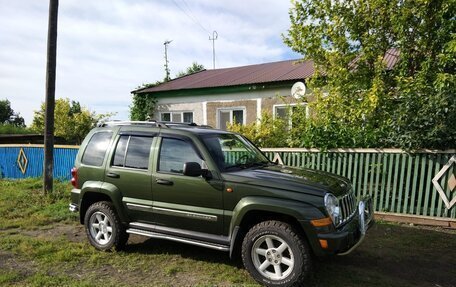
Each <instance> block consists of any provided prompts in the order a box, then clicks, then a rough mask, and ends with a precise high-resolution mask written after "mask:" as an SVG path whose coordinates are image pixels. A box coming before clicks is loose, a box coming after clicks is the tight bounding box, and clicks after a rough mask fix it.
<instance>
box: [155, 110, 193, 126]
mask: <svg viewBox="0 0 456 287" xmlns="http://www.w3.org/2000/svg"><path fill="white" fill-rule="evenodd" d="M184 113H192V120H193V121H194V117H195V112H193V111H166V112H160V113H159V114H160V121H163V120H162V115H163V114H170V116H169V119H170V122H174V120H173V114H180V116H181V121H180V123H184Z"/></svg>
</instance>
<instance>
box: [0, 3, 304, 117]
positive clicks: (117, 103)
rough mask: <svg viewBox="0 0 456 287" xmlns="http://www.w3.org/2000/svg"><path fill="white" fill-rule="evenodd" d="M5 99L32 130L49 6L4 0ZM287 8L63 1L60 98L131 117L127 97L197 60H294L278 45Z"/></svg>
mask: <svg viewBox="0 0 456 287" xmlns="http://www.w3.org/2000/svg"><path fill="white" fill-rule="evenodd" d="M0 7H2V9H1V10H0V47H1V49H0V99H5V98H8V99H9V100H10V101H11V103H12V108H13V109H14V110H15V111H16V112H20V113H21V115H22V116H24V118H25V120H26V123H27V124H28V125H29V124H31V122H32V119H33V110H38V109H39V107H40V104H41V102H43V101H44V93H45V67H46V37H47V21H48V1H33V0H23V1H9V0H0ZM289 7H290V4H289V2H284V1H274V0H269V1H238V0H233V1H229V2H228V1H210V0H196V1H189V0H172V1H158V0H157V1H146V0H129V1H127V0H117V1H107V0H97V1H88V0H80V1H76V0H66V1H60V6H59V24H58V40H57V41H58V48H57V49H58V50H57V57H58V58H57V83H56V97H57V98H70V99H71V100H76V101H79V102H80V103H81V104H82V105H83V106H86V107H88V108H89V109H90V110H92V111H96V112H97V113H106V112H117V113H118V115H117V118H123V119H126V118H128V110H129V108H128V106H129V105H130V103H131V95H130V91H131V90H133V89H134V88H136V87H137V86H138V85H140V84H142V83H149V82H155V81H157V80H161V79H163V78H164V67H163V65H164V58H163V57H164V55H163V52H164V47H163V42H164V41H165V40H173V41H172V43H171V44H170V45H169V54H168V55H169V63H170V69H171V75H175V74H177V73H178V72H179V71H182V70H185V69H186V68H187V67H188V66H190V65H191V64H192V62H194V61H196V62H198V63H200V64H203V65H204V66H205V67H206V68H212V41H209V36H210V35H212V31H214V30H216V31H217V32H218V35H219V37H218V39H217V40H216V41H215V49H216V63H217V67H218V68H221V67H232V66H240V65H246V64H256V63H262V62H270V61H278V60H283V59H290V58H297V57H298V55H296V54H294V53H291V51H290V49H289V48H288V47H286V46H285V45H284V44H283V43H282V41H281V34H282V33H285V32H286V29H287V28H288V25H289V19H288V9H289Z"/></svg>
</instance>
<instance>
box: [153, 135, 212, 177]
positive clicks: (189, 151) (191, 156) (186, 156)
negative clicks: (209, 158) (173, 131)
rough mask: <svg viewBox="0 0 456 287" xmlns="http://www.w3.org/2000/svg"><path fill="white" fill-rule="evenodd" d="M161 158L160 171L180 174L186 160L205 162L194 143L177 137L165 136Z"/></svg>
mask: <svg viewBox="0 0 456 287" xmlns="http://www.w3.org/2000/svg"><path fill="white" fill-rule="evenodd" d="M159 160H160V161H159V165H158V171H161V172H170V173H180V174H182V173H183V167H184V163H186V162H197V163H199V164H200V165H203V164H204V161H203V159H202V158H201V157H200V156H199V154H198V153H197V151H196V150H195V148H194V146H193V144H191V143H189V142H188V141H184V140H181V139H175V138H163V140H162V143H161V148H160V159H159Z"/></svg>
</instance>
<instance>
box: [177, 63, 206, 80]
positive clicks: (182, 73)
mask: <svg viewBox="0 0 456 287" xmlns="http://www.w3.org/2000/svg"><path fill="white" fill-rule="evenodd" d="M203 70H205V68H204V66H203V65H200V64H198V63H197V62H193V63H192V65H191V66H190V67H188V68H187V70H185V71H180V72H179V73H177V75H176V78H180V77H184V76H187V75H190V74H193V73H196V72H200V71H203Z"/></svg>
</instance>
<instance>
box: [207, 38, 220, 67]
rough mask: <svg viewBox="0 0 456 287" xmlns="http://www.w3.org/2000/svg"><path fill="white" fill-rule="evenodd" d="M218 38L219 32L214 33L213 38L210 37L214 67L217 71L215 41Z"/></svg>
mask: <svg viewBox="0 0 456 287" xmlns="http://www.w3.org/2000/svg"><path fill="white" fill-rule="evenodd" d="M217 38H218V33H217V31H213V32H212V38H211V36H209V40H210V41H212V66H213V69H215V40H217Z"/></svg>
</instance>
